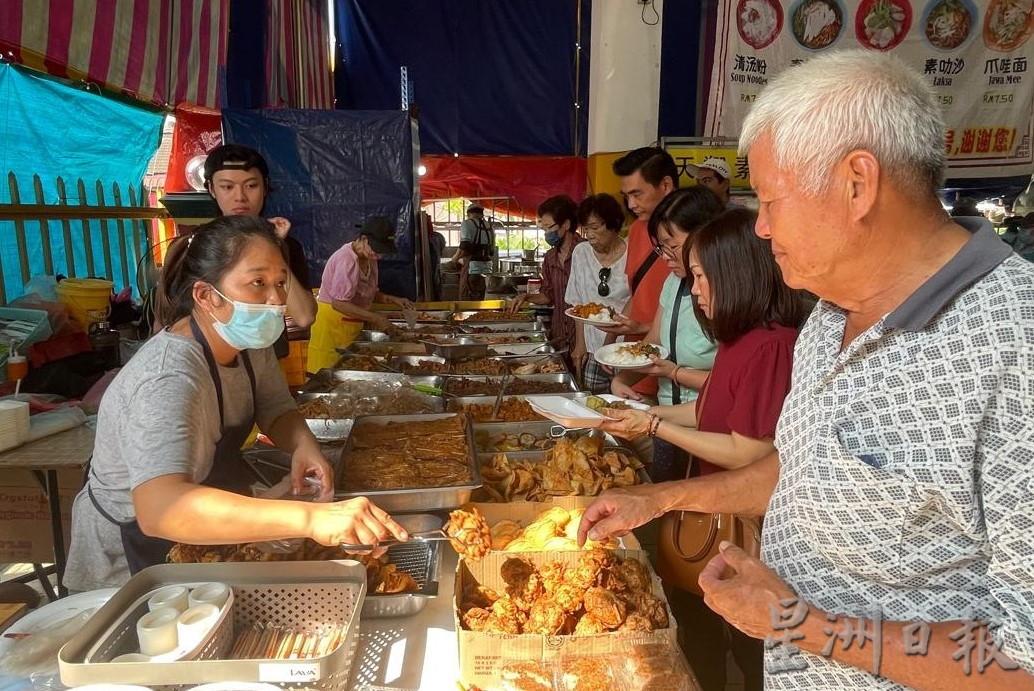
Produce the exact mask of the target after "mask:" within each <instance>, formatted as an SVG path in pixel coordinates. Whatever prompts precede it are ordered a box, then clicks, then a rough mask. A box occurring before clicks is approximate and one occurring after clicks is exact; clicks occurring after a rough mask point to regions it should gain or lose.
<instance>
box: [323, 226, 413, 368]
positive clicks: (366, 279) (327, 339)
mask: <svg viewBox="0 0 1034 691" xmlns="http://www.w3.org/2000/svg"><path fill="white" fill-rule="evenodd" d="M394 251H395V229H394V228H392V226H391V221H389V220H388V219H387V218H385V217H384V216H373V217H372V218H368V219H366V222H364V223H363V225H362V229H361V230H360V231H359V237H357V238H356V239H355V240H353V241H352V242H348V243H345V244H344V245H343V246H342V247H341V249H339V250H338V251H337V252H335V253H334V254H332V255H330V259H328V260H327V266H326V267H325V268H324V269H323V281H322V282H321V283H320V293H319V297H318V299H317V304H318V305H319V312H317V313H316V323H315V324H314V325H313V327H312V337H311V338H310V339H309V359H308V362H307V364H306V369H307V370H308V371H309V372H318V371H320V370H321V369H323V368H325V367H330V366H332V365H333V364H334V363H335V362H337V361H338V359H339V357H340V356H339V355H338V352H337V349H338V348H339V347H342V346H346V345H348V344H349V343H351V342H352V341H354V340H355V337H356V336H358V335H359V332H360V331H362V330H363V324H364V322H366V323H369V324H370V326H372V327H373V328H375V329H378V330H380V331H391V330H392V328H393V327H392V325H391V322H390V321H388V319H387V317H385V316H384V315H382V314H376V313H375V312H371V311H370V307H371V306H372V305H373V303H375V302H390V303H392V304H395V305H398V306H399V307H402V308H409V307H412V306H413V303H412V302H410V301H409V300H407V299H406V298H401V297H397V296H395V295H388V294H386V293H382V292H381V291H380V289H379V288H378V287H377V261H378V260H379V259H380V258H381V255H384V254H391V253H392V252H394Z"/></svg>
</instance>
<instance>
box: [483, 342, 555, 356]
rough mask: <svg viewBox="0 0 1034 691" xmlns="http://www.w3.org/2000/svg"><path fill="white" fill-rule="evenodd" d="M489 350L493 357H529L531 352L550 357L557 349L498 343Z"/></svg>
mask: <svg viewBox="0 0 1034 691" xmlns="http://www.w3.org/2000/svg"><path fill="white" fill-rule="evenodd" d="M488 350H489V351H490V354H491V355H527V354H528V353H529V352H531V351H535V352H534V353H532V354H533V355H538V354H542V355H548V354H549V353H555V352H556V348H554V347H553V346H551V345H544V344H543V343H496V344H493V345H491V346H489V347H488Z"/></svg>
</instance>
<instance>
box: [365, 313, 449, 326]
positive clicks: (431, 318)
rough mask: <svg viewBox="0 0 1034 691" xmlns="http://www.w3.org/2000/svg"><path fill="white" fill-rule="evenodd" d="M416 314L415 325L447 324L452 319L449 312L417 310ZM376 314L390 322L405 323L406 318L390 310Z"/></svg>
mask: <svg viewBox="0 0 1034 691" xmlns="http://www.w3.org/2000/svg"><path fill="white" fill-rule="evenodd" d="M416 313H417V314H416V323H417V324H433V323H436V322H447V321H449V319H450V318H451V317H452V311H451V310H417V311H416ZM377 314H380V315H383V316H385V317H387V318H388V319H389V320H391V321H398V322H400V323H402V324H405V323H407V322H406V316H405V315H404V314H403V313H402V312H400V311H398V310H392V311H390V312H378V313H377Z"/></svg>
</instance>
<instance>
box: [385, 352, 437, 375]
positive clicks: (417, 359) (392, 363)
mask: <svg viewBox="0 0 1034 691" xmlns="http://www.w3.org/2000/svg"><path fill="white" fill-rule="evenodd" d="M421 347H423V346H421ZM421 361H424V362H435V363H438V364H443V365H444V364H447V363H446V361H445V358H443V357H439V356H437V355H425V354H422V353H421V354H420V355H396V356H393V357H390V358H388V359H387V365H388V367H390V368H391V369H393V370H396V371H401V369H402V366H403V365H409V366H411V367H415V368H418V369H417V370H415V371H419V372H421V375H423V376H431V377H433V376H441V375H442V374H444V372H432V371H430V370H428V369H427V368H421ZM421 375H417V376H421Z"/></svg>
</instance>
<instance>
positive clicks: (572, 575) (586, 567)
mask: <svg viewBox="0 0 1034 691" xmlns="http://www.w3.org/2000/svg"><path fill="white" fill-rule="evenodd" d="M614 563H615V559H614V555H613V553H611V552H608V551H606V550H602V549H592V550H588V551H586V552H584V553H583V554H582V556H581V557H579V559H578V563H577V564H576V565H575V567H574V568H573V569H569V570H568V581H569V582H570V583H571V584H572V585H574V586H577V587H579V588H582V589H585V588H590V587H592V586H594V585H596V580H597V579H598V578H599V575H600V572H601V571H602V570H603V569H604V568H605V567H608V566H611V565H612V564H614Z"/></svg>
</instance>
